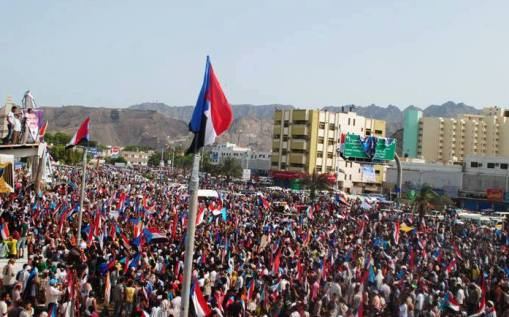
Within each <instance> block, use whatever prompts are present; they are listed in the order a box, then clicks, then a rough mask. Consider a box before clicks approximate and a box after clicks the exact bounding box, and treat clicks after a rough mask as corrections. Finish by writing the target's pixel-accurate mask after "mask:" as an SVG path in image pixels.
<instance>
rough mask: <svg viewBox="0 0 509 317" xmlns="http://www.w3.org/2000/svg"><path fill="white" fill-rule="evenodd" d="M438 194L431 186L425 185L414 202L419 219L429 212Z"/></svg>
mask: <svg viewBox="0 0 509 317" xmlns="http://www.w3.org/2000/svg"><path fill="white" fill-rule="evenodd" d="M437 196H438V195H437V194H436V193H435V192H434V191H433V188H431V186H429V185H424V186H422V187H421V190H420V191H419V193H418V194H417V197H416V198H415V201H414V210H417V213H418V214H419V217H420V218H422V217H424V216H425V215H426V214H427V213H428V211H429V207H430V204H431V202H432V201H433V200H434V199H436V198H437Z"/></svg>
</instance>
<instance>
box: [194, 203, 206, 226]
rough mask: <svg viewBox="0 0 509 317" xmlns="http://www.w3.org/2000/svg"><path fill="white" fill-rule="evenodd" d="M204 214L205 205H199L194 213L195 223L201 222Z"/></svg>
mask: <svg viewBox="0 0 509 317" xmlns="http://www.w3.org/2000/svg"><path fill="white" fill-rule="evenodd" d="M204 216H205V207H203V206H200V207H199V208H198V213H197V215H196V225H197V226H198V225H200V224H201V223H202V222H203V218H204Z"/></svg>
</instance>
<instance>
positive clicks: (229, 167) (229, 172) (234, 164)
mask: <svg viewBox="0 0 509 317" xmlns="http://www.w3.org/2000/svg"><path fill="white" fill-rule="evenodd" d="M220 172H221V174H222V175H223V176H226V177H227V178H228V179H231V178H232V177H240V176H242V166H241V165H240V162H239V161H238V160H236V159H234V158H231V157H227V158H225V159H224V160H223V161H222V162H221V167H220Z"/></svg>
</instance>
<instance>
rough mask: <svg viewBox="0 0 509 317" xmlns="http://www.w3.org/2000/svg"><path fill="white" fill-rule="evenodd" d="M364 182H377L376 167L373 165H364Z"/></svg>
mask: <svg viewBox="0 0 509 317" xmlns="http://www.w3.org/2000/svg"><path fill="white" fill-rule="evenodd" d="M362 182H364V183H375V182H376V173H375V167H374V166H373V165H363V166H362Z"/></svg>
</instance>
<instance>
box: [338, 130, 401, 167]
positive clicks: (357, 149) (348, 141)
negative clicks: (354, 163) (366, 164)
mask: <svg viewBox="0 0 509 317" xmlns="http://www.w3.org/2000/svg"><path fill="white" fill-rule="evenodd" d="M339 152H340V154H341V156H342V157H343V158H344V159H353V160H355V159H359V160H367V161H372V162H383V161H392V160H394V154H395V152H396V140H395V139H391V138H377V137H373V136H366V137H361V136H360V135H358V134H352V133H347V134H346V135H344V134H343V135H342V136H341V145H340V148H339Z"/></svg>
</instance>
